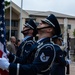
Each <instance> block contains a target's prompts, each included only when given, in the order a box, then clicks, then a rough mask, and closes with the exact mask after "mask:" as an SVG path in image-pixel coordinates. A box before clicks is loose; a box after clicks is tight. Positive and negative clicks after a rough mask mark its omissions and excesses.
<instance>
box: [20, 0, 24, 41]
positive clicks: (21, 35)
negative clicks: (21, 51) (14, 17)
mask: <svg viewBox="0 0 75 75" xmlns="http://www.w3.org/2000/svg"><path fill="white" fill-rule="evenodd" d="M22 8H23V0H21V10H20V32H19V38H20V40H21V39H22V34H21V30H22Z"/></svg>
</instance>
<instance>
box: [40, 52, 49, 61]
mask: <svg viewBox="0 0 75 75" xmlns="http://www.w3.org/2000/svg"><path fill="white" fill-rule="evenodd" d="M48 59H49V56H45V54H44V53H42V54H41V55H40V60H41V61H42V62H47V61H48Z"/></svg>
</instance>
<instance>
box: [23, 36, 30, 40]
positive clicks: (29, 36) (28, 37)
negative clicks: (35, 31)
mask: <svg viewBox="0 0 75 75" xmlns="http://www.w3.org/2000/svg"><path fill="white" fill-rule="evenodd" d="M29 37H31V36H26V37H25V38H24V39H23V41H25V40H26V39H28V38H29Z"/></svg>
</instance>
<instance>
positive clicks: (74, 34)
mask: <svg viewBox="0 0 75 75" xmlns="http://www.w3.org/2000/svg"><path fill="white" fill-rule="evenodd" d="M73 36H74V38H75V29H74V31H73Z"/></svg>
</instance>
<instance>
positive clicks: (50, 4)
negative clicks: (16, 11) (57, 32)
mask: <svg viewBox="0 0 75 75" xmlns="http://www.w3.org/2000/svg"><path fill="white" fill-rule="evenodd" d="M7 1H10V0H7ZM11 1H13V2H14V3H15V4H17V5H18V6H19V7H21V0H11ZM23 9H24V10H36V11H53V12H57V13H62V14H67V15H72V16H75V0H23Z"/></svg>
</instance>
